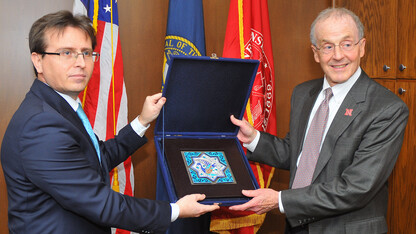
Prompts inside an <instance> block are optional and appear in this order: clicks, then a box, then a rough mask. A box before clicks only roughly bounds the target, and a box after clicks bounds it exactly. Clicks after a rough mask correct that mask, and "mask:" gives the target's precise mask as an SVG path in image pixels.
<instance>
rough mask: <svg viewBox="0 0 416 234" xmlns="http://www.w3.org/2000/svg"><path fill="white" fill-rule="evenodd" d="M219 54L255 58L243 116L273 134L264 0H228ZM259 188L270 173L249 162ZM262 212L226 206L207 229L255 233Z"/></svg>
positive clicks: (271, 68)
mask: <svg viewBox="0 0 416 234" xmlns="http://www.w3.org/2000/svg"><path fill="white" fill-rule="evenodd" d="M223 57H228V58H243V59H257V60H259V61H260V66H259V69H258V71H257V75H256V78H255V81H254V84H253V89H252V91H251V94H250V99H249V102H248V104H247V108H246V112H245V114H244V118H245V119H246V120H247V121H249V123H250V124H252V125H253V126H254V127H255V128H256V129H257V130H260V131H264V132H268V133H270V134H273V135H276V133H277V129H276V110H275V100H274V98H275V93H274V90H275V89H274V65H273V50H272V44H271V34H270V24H269V10H268V6H267V0H231V3H230V10H229V13H228V23H227V31H226V34H225V41H224V51H223ZM250 165H251V168H252V170H253V173H254V175H255V176H256V179H257V181H258V183H259V185H260V187H261V188H267V187H268V186H269V185H270V180H271V178H272V176H273V173H274V168H273V167H270V166H268V165H264V164H259V163H255V162H250ZM264 218H265V214H263V215H257V214H255V213H253V212H235V211H230V210H228V208H227V207H224V208H221V209H220V210H219V211H215V212H213V213H212V215H211V228H210V229H211V231H214V232H219V233H221V232H223V233H256V232H257V231H258V229H259V228H260V226H261V224H262V223H263V221H264Z"/></svg>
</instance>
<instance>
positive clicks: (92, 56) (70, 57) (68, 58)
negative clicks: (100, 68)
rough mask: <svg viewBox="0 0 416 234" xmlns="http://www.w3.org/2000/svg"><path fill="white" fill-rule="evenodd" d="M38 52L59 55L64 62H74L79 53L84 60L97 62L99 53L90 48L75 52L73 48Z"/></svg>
mask: <svg viewBox="0 0 416 234" xmlns="http://www.w3.org/2000/svg"><path fill="white" fill-rule="evenodd" d="M40 54H48V55H59V58H60V59H63V60H64V61H65V62H75V61H76V60H77V58H78V56H79V55H82V57H83V58H84V60H85V61H92V62H97V61H98V58H99V57H100V54H99V53H97V52H92V51H90V50H86V51H82V52H76V51H73V50H63V51H61V52H56V53H52V52H42V53H40Z"/></svg>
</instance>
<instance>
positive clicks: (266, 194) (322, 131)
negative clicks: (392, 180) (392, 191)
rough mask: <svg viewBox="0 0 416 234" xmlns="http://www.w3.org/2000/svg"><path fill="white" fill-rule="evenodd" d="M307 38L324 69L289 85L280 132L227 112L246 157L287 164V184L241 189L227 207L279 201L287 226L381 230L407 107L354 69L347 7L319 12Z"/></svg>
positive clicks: (356, 31) (359, 32)
mask: <svg viewBox="0 0 416 234" xmlns="http://www.w3.org/2000/svg"><path fill="white" fill-rule="evenodd" d="M311 42H312V50H313V53H314V58H315V61H316V62H318V63H320V65H321V67H322V70H323V71H324V73H325V76H324V78H322V79H317V80H311V81H308V82H305V83H303V84H300V85H298V86H297V87H296V88H295V89H294V91H293V94H292V99H291V112H290V132H289V133H288V134H287V136H286V137H285V138H283V139H281V138H277V137H276V136H272V135H270V134H267V133H265V132H261V133H260V132H258V131H256V130H255V129H254V128H253V127H252V126H250V124H248V122H247V121H245V120H243V121H241V120H238V119H236V118H234V116H231V121H232V122H233V123H234V124H235V125H237V126H239V127H240V131H239V133H238V138H239V140H241V141H242V142H243V143H244V146H245V147H246V148H247V149H248V154H247V157H248V159H250V160H253V161H257V162H261V163H265V164H268V165H271V166H274V167H277V168H281V169H287V170H290V184H289V186H290V188H291V189H288V190H283V191H275V190H272V189H267V188H266V189H258V190H250V191H243V194H244V195H246V196H248V197H253V199H252V200H250V201H249V202H247V203H245V204H242V205H236V206H232V207H230V209H231V210H249V211H254V212H256V213H259V214H262V213H265V212H268V211H270V210H271V209H274V208H279V210H280V211H281V212H282V213H284V214H285V215H286V218H287V225H286V233H331V234H332V233H366V234H369V233H386V232H387V222H386V213H387V204H388V186H387V180H388V177H389V175H390V173H391V172H392V170H393V167H394V164H395V162H396V159H397V156H398V154H399V152H400V148H401V145H402V141H403V135H404V129H405V127H406V123H407V118H408V108H407V106H406V105H405V104H404V103H403V102H402V101H401V99H399V98H398V97H397V96H396V95H394V94H393V93H391V92H390V91H388V90H387V89H386V88H384V87H383V86H381V85H379V84H378V83H376V82H374V81H373V80H371V79H370V78H369V77H368V76H367V75H366V74H365V72H364V71H363V70H362V69H361V68H360V59H361V58H362V57H363V56H364V47H365V42H366V40H365V38H364V29H363V25H362V23H361V22H360V20H359V18H358V17H357V16H356V15H355V14H354V13H352V12H351V11H349V10H347V9H345V8H329V9H326V10H324V11H322V12H321V13H320V14H319V16H318V17H317V18H316V19H315V21H314V22H313V24H312V27H311ZM328 88H329V89H328ZM327 89H328V91H327ZM321 103H322V104H321ZM321 105H322V107H321ZM323 110H324V111H323ZM315 114H316V115H317V116H318V115H319V116H324V117H323V118H322V119H321V117H314V116H315ZM315 118H316V119H321V120H320V121H317V120H315ZM318 122H319V123H318ZM315 151H316V154H315V153H314V152H315Z"/></svg>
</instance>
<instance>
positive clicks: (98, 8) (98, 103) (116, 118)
mask: <svg viewBox="0 0 416 234" xmlns="http://www.w3.org/2000/svg"><path fill="white" fill-rule="evenodd" d="M73 13H74V14H83V15H87V16H88V17H89V18H90V19H91V20H92V21H93V27H94V29H95V30H96V37H97V46H96V47H95V49H94V51H95V52H98V53H100V58H99V60H98V62H96V63H95V64H94V70H93V74H92V77H91V80H90V82H89V83H88V86H87V87H86V88H85V90H84V92H81V93H80V95H79V98H80V100H81V102H82V105H83V109H84V111H85V113H86V115H87V116H88V119H89V120H90V122H91V126H92V127H93V129H94V132H95V134H97V136H98V137H99V138H100V140H108V139H111V138H113V137H114V136H115V135H116V134H117V133H118V131H119V130H120V129H121V128H123V127H124V126H125V125H127V123H128V121H127V118H128V117H127V95H126V87H125V83H124V76H123V60H122V55H121V46H120V40H119V39H120V38H119V32H118V31H119V23H118V8H117V1H116V0H75V1H74V7H73ZM110 176H111V186H112V188H113V190H115V191H117V192H120V193H122V194H126V195H129V196H133V195H134V175H133V167H132V163H131V158H130V157H129V158H128V159H127V160H126V161H125V162H124V163H121V164H120V165H118V166H117V167H116V168H115V169H113V170H112V171H111V172H110ZM112 232H113V233H117V234H121V233H130V232H129V231H125V230H121V229H114V228H113V229H112Z"/></svg>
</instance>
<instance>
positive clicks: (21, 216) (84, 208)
mask: <svg viewBox="0 0 416 234" xmlns="http://www.w3.org/2000/svg"><path fill="white" fill-rule="evenodd" d="M146 141H147V139H146V138H141V137H140V136H138V135H137V134H136V133H135V132H134V131H133V129H132V128H131V126H130V125H127V126H126V127H124V128H123V129H122V130H120V132H119V134H118V136H116V137H115V138H114V139H111V140H108V141H106V142H100V143H99V144H100V150H101V160H102V163H101V166H100V163H99V161H98V157H97V153H96V151H95V149H94V146H93V144H92V141H91V139H90V138H89V136H88V133H87V132H86V130H85V128H84V126H83V125H82V122H81V120H80V119H79V117H78V116H77V114H76V112H74V110H73V109H72V108H71V107H70V105H69V104H68V103H67V102H66V101H65V100H64V99H63V98H62V97H61V96H60V95H59V94H57V93H56V92H55V91H54V90H52V89H51V88H50V87H48V86H47V85H45V84H43V83H42V82H40V81H39V80H35V81H34V83H33V85H32V87H31V89H30V91H29V92H28V93H27V95H26V97H25V99H24V100H23V102H22V104H21V106H20V107H19V109H18V110H17V111H16V113H15V114H14V116H13V118H12V119H11V121H10V123H9V126H8V128H7V130H6V133H5V135H4V139H3V143H2V147H1V163H2V166H3V171H4V175H5V179H6V184H7V192H8V201H9V230H10V233H77V234H78V233H88V234H91V233H111V231H110V227H119V228H123V229H128V230H134V231H136V232H141V231H143V230H150V231H155V232H161V231H163V230H165V229H167V228H168V226H169V224H170V218H171V217H170V216H171V207H170V204H169V203H167V202H157V201H151V200H146V199H137V198H134V197H129V196H125V195H122V194H120V193H117V192H114V191H113V190H112V189H111V188H110V180H109V174H108V173H109V171H110V170H111V169H112V168H114V167H115V166H117V165H118V164H119V163H121V162H123V161H124V160H126V159H127V158H128V156H129V155H131V154H132V153H133V152H134V151H136V150H137V149H138V148H139V147H140V146H142V145H143V144H144V143H146Z"/></svg>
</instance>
